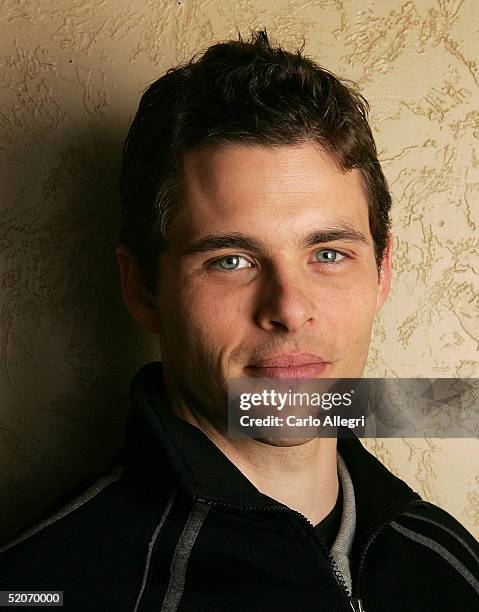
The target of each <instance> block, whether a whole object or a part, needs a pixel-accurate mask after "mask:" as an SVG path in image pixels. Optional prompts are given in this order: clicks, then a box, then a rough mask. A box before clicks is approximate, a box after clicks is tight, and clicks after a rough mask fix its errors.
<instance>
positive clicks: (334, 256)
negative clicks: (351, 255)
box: [315, 249, 345, 263]
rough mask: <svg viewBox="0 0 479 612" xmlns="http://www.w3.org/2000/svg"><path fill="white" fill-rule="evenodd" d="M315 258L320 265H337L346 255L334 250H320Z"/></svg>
mask: <svg viewBox="0 0 479 612" xmlns="http://www.w3.org/2000/svg"><path fill="white" fill-rule="evenodd" d="M338 256H339V259H338ZM315 257H316V260H317V261H318V262H319V263H337V262H338V261H341V259H344V257H345V255H342V254H341V253H339V252H338V251H335V250H334V249H320V250H319V251H316V253H315Z"/></svg>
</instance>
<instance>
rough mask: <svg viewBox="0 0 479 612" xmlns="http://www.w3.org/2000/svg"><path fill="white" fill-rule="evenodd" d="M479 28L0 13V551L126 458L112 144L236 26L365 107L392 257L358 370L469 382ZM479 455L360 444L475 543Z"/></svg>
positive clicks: (170, 9) (317, 15) (0, 7)
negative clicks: (95, 474)
mask: <svg viewBox="0 0 479 612" xmlns="http://www.w3.org/2000/svg"><path fill="white" fill-rule="evenodd" d="M478 21H479V4H478V3H477V2H476V0H416V1H415V2H412V1H411V2H406V1H401V0H378V1H369V2H368V1H367V0H364V1H363V2H357V1H356V0H322V1H321V0H316V1H313V0H301V1H299V0H297V1H294V0H293V1H288V0H275V1H273V0H269V1H265V0H261V1H260V0H238V1H237V2H232V1H230V2H214V1H212V0H196V1H195V0H178V1H168V2H166V1H161V0H154V1H153V0H148V1H142V0H136V1H135V2H131V1H130V0H108V1H106V0H83V1H82V2H78V1H77V0H69V1H67V0H22V1H18V0H15V1H14V0H3V2H2V3H0V32H1V36H0V105H1V106H0V257H1V259H0V368H1V369H0V392H1V400H2V401H1V411H0V462H1V474H2V478H1V482H0V499H1V510H2V519H3V520H2V522H1V525H0V539H1V538H4V537H7V536H8V535H9V534H10V533H12V532H13V531H14V530H15V529H16V528H18V527H19V526H21V525H22V524H23V523H24V522H25V521H26V520H29V519H30V518H31V517H32V516H33V515H35V514H36V513H37V512H38V511H39V510H41V509H42V508H44V507H45V506H46V505H47V504H48V503H50V502H51V501H52V500H53V499H54V498H55V497H56V496H58V495H60V494H61V493H62V492H64V491H66V490H67V489H69V488H70V487H71V486H72V484H74V483H76V482H77V481H79V480H80V479H81V478H82V477H83V476H85V475H87V474H89V473H90V472H92V471H93V470H95V469H96V468H99V467H101V466H102V465H103V464H104V463H105V462H106V461H107V460H108V459H109V457H110V455H111V454H112V452H113V451H114V449H116V448H117V447H118V445H119V444H120V441H121V434H122V424H123V422H124V418H125V415H126V412H127V410H128V400H127V388H128V380H129V378H130V376H131V375H132V374H133V372H134V371H135V370H136V369H137V368H138V367H139V366H140V365H141V364H142V363H143V362H145V361H147V360H149V359H151V358H155V351H156V343H155V342H154V341H153V339H152V338H150V337H146V336H144V335H142V334H141V333H140V332H139V331H138V330H137V329H136V327H135V326H134V325H133V323H132V322H130V320H129V318H128V316H127V314H126V312H125V310H124V308H123V307H122V305H121V303H120V297H119V291H118V288H117V284H118V276H117V272H116V269H115V260H114V249H113V247H114V241H115V235H116V227H117V223H118V213H117V210H118V195H117V190H116V184H117V175H118V159H119V150H120V146H121V142H122V139H123V138H124V136H125V133H126V129H127V125H128V123H129V120H130V119H131V117H132V114H133V113H134V111H135V108H136V106H137V104H138V100H139V96H140V94H141V93H142V91H143V90H144V88H145V86H146V85H147V84H148V83H149V82H151V81H152V80H154V79H156V78H157V77H158V76H160V75H161V74H162V73H163V72H164V71H165V70H166V69H167V68H168V67H170V66H172V65H175V64H177V63H178V62H179V61H182V60H185V59H188V58H189V57H190V56H191V55H192V54H193V52H195V51H197V50H199V49H204V48H205V47H206V46H208V45H209V44H210V43H212V42H214V41H217V40H219V39H223V38H226V37H231V36H235V32H236V28H238V29H239V30H240V31H241V32H242V33H243V34H247V33H248V31H249V29H251V28H257V27H261V26H266V27H267V28H268V30H269V32H270V34H271V35H273V36H274V37H275V38H277V39H278V40H279V41H281V42H282V43H284V44H286V45H287V46H294V45H297V44H299V43H300V42H301V36H302V35H303V34H304V37H305V40H306V44H307V47H306V49H307V52H308V53H309V55H311V56H312V57H314V58H315V59H316V60H318V61H319V62H320V63H321V64H323V65H324V66H325V67H328V68H329V69H331V70H333V71H336V72H338V73H339V74H340V75H343V76H346V77H349V78H351V79H353V80H356V81H357V82H358V83H359V85H360V87H361V89H362V91H363V93H364V94H365V95H366V97H367V98H368V99H369V101H370V103H371V107H372V115H371V117H372V123H373V126H374V130H375V135H376V138H377V143H378V148H379V150H380V159H381V160H382V162H383V164H384V169H385V172H386V175H387V177H388V179H389V182H390V184H391V187H392V191H393V195H394V199H395V206H394V214H393V218H394V227H395V247H396V253H395V263H394V287H393V289H392V292H391V295H390V298H389V300H388V302H387V303H386V305H385V307H384V309H383V311H382V312H381V314H380V316H379V318H378V320H377V325H376V326H375V334H374V341H373V345H372V348H371V353H370V357H371V359H370V364H369V367H368V370H367V374H368V375H370V376H393V377H395V376H411V377H414V376H426V377H428V376H431V377H442V376H444V377H447V376H463V377H472V376H477V373H478V358H477V347H478V339H479V329H478V317H477V314H478V306H479V302H478V289H477V274H478V271H479V263H478V251H479V244H478V234H477V223H478V212H477V201H478V194H479V152H478V150H477V145H478V138H479V112H478V108H479V105H478V101H479V100H478V99H479V96H478V90H479V87H478V86H479V66H478V64H477V58H479V36H478V29H479V27H478ZM156 354H157V353H156ZM478 444H479V441H478V440H432V441H421V440H386V441H385V440H378V441H370V442H369V443H368V446H369V447H370V448H372V449H373V451H374V452H375V453H376V454H377V455H378V456H379V457H380V458H381V459H382V460H383V461H384V462H385V463H386V465H388V466H389V467H390V468H391V469H392V470H393V471H394V472H395V473H397V474H398V475H400V476H401V477H403V478H405V479H406V480H407V481H408V482H409V483H410V484H411V485H412V487H413V488H415V489H416V490H417V491H418V492H419V493H420V494H421V495H423V496H424V497H425V498H426V499H428V500H431V501H433V502H435V503H437V504H439V505H441V506H443V507H444V508H446V509H447V510H448V511H450V512H451V513H452V514H453V515H455V516H456V517H457V518H458V519H459V520H460V521H461V522H463V523H464V524H465V525H466V526H467V527H468V528H469V529H470V530H471V531H472V532H473V533H474V534H475V535H476V537H477V536H478V535H479V453H478V450H479V446H478Z"/></svg>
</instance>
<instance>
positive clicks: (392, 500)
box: [0, 363, 479, 612]
mask: <svg viewBox="0 0 479 612" xmlns="http://www.w3.org/2000/svg"><path fill="white" fill-rule="evenodd" d="M132 403H133V409H132V412H131V413H130V415H129V418H128V422H127V436H126V444H125V447H124V448H123V449H122V451H121V452H120V454H119V455H118V456H117V457H116V458H115V463H116V465H113V464H112V465H111V466H110V468H109V469H108V470H106V471H105V472H103V473H101V474H100V475H97V477H96V478H95V479H94V480H92V481H91V482H89V483H88V486H87V487H86V488H85V489H84V490H83V491H82V493H81V494H80V495H78V491H75V492H74V493H73V494H71V495H70V496H69V499H68V503H67V499H66V498H64V499H63V500H62V502H61V504H60V505H58V506H57V507H56V508H55V510H54V513H53V514H51V513H50V514H49V515H48V516H45V517H43V518H42V519H41V520H40V522H37V523H35V524H34V525H32V526H31V527H30V528H28V529H27V530H26V531H24V532H22V533H21V534H20V535H19V536H18V537H16V538H14V540H13V541H11V542H9V543H8V544H7V545H5V546H4V548H3V549H2V551H3V552H2V551H0V552H2V554H0V590H9V591H14V590H23V591H28V590H62V591H63V592H64V606H63V609H64V610H66V611H68V612H77V611H78V612H80V611H81V612H96V611H98V612H107V611H111V612H127V611H128V612H160V611H163V612H172V611H176V610H177V611H179V612H282V611H284V612H286V611H287V612H303V611H304V612H313V611H325V612H339V611H343V612H351V610H352V609H354V610H365V611H366V612H404V611H405V610H407V611H408V612H416V611H417V612H443V611H447V612H458V611H461V612H477V611H478V610H479V575H478V574H479V572H478V568H479V545H478V543H477V542H476V540H475V539H474V538H473V537H472V536H471V534H470V533H469V532H468V531H466V529H464V528H463V527H462V526H461V525H460V524H459V523H458V522H457V521H456V520H455V519H454V518H453V517H452V516H450V515H449V514H448V513H447V512H445V511H444V510H441V509H440V508H438V507H437V506H434V505H433V504H430V503H428V502H425V501H423V500H422V499H421V498H420V496H419V495H418V494H417V493H415V492H413V491H412V490H411V489H410V487H409V486H408V485H407V484H405V483H404V482H403V481H402V480H400V479H399V478H397V477H396V476H394V475H393V474H392V473H391V472H389V471H388V470H387V469H386V468H385V467H384V466H383V465H382V464H381V463H380V462H379V461H378V460H377V459H376V458H375V457H374V456H373V455H371V454H370V453H369V452H368V451H367V450H366V449H365V448H364V447H363V446H362V444H361V442H360V441H359V440H358V439H357V438H356V437H355V436H352V437H349V438H339V439H338V470H339V476H340V479H341V484H342V488H343V497H344V502H343V503H344V508H343V516H342V523H341V526H340V529H339V533H338V536H337V538H336V541H335V542H334V544H333V546H332V547H331V549H330V550H329V549H328V548H327V547H326V545H325V544H324V543H323V542H322V541H321V540H320V538H319V537H318V535H317V533H316V531H315V530H314V529H313V526H312V525H311V524H310V523H309V522H308V521H307V519H306V518H305V517H303V516H302V515H301V514H299V513H298V512H296V511H293V510H291V509H290V508H288V507H286V506H284V505H282V504H280V503H278V502H276V501H275V500H273V499H271V498H269V497H267V496H266V495H263V494H262V493H260V492H259V491H258V490H257V489H256V488H255V487H254V486H253V485H252V484H251V483H250V482H249V481H248V480H247V479H246V478H245V477H244V476H243V475H242V473H241V472H240V471H239V470H238V469H237V468H236V467H235V466H234V465H233V464H232V463H231V462H230V461H229V460H228V459H227V458H226V457H225V456H224V455H223V454H222V453H221V452H220V451H219V450H218V449H217V448H216V447H215V446H214V445H213V444H212V443H211V442H210V441H209V440H208V438H207V437H206V436H205V435H203V433H202V432H200V431H199V430H198V429H197V428H195V427H193V426H191V425H189V424H188V423H185V422H183V421H181V420H180V419H178V418H177V417H175V416H174V415H173V414H172V413H171V411H170V410H169V409H168V407H167V406H166V405H165V403H164V400H163V399H162V374H161V365H160V364H159V363H152V364H149V365H147V366H145V367H144V368H142V370H140V372H139V373H138V374H137V376H136V377H135V379H134V381H133V384H132ZM60 506H61V507H60ZM351 590H352V592H351Z"/></svg>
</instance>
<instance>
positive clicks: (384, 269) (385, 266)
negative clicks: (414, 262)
mask: <svg viewBox="0 0 479 612" xmlns="http://www.w3.org/2000/svg"><path fill="white" fill-rule="evenodd" d="M392 253H393V237H392V234H391V232H388V241H387V246H386V250H385V251H384V255H383V258H382V261H381V268H380V271H379V282H378V293H377V299H376V310H375V312H378V311H379V310H380V309H381V307H382V305H383V304H384V302H385V301H386V298H387V296H388V293H389V288H390V286H391V275H392Z"/></svg>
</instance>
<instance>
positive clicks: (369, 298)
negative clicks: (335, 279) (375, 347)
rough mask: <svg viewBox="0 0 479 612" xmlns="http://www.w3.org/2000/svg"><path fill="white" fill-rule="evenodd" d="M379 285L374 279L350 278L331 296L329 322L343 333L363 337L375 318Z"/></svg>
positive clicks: (358, 276)
mask: <svg viewBox="0 0 479 612" xmlns="http://www.w3.org/2000/svg"><path fill="white" fill-rule="evenodd" d="M377 288H378V287H377V283H376V284H375V283H374V279H373V278H367V277H366V278H364V277H363V278H361V276H360V275H357V276H356V278H350V279H349V282H348V283H347V284H345V285H344V286H343V287H342V288H337V290H335V291H334V292H333V293H332V294H331V296H330V297H331V300H330V304H329V305H328V309H327V310H328V312H329V313H330V316H329V317H328V319H329V322H330V323H331V324H332V325H334V326H335V327H336V328H337V329H338V330H340V331H341V332H342V333H347V334H349V335H350V336H357V337H359V336H361V331H362V330H364V331H365V332H366V333H367V330H369V329H370V326H371V324H372V320H373V318H374V313H375V307H376V296H377Z"/></svg>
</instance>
